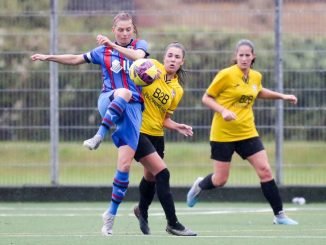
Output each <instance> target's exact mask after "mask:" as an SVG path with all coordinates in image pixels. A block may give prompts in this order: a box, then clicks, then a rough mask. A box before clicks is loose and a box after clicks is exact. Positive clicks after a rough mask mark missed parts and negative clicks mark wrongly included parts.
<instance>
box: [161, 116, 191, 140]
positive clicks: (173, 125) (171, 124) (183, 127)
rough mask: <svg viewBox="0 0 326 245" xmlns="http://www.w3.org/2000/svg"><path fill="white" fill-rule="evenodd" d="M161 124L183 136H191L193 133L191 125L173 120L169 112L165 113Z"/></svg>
mask: <svg viewBox="0 0 326 245" xmlns="http://www.w3.org/2000/svg"><path fill="white" fill-rule="evenodd" d="M163 126H164V127H165V128H167V129H170V130H175V131H178V132H179V133H180V134H182V135H184V136H192V135H193V134H194V133H193V131H192V127H191V126H189V125H187V124H183V123H177V122H175V121H173V120H172V119H171V115H170V114H166V116H165V119H164V122H163Z"/></svg>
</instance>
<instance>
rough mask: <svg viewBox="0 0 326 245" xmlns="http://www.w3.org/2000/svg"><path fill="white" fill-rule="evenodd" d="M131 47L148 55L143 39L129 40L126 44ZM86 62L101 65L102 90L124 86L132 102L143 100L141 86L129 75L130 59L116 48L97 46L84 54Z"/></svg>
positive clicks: (107, 90) (106, 90)
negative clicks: (129, 93)
mask: <svg viewBox="0 0 326 245" xmlns="http://www.w3.org/2000/svg"><path fill="white" fill-rule="evenodd" d="M126 48H131V49H142V50H144V51H145V53H146V56H148V53H147V48H148V44H147V42H146V41H145V40H131V42H130V43H129V44H128V45H127V46H126ZM84 59H85V61H86V62H87V63H93V64H97V65H100V66H101V69H102V77H103V87H102V92H109V91H112V90H114V89H117V88H126V89H129V90H130V91H131V92H132V94H133V95H132V98H131V100H132V101H133V102H143V98H142V95H141V87H139V86H136V85H135V83H134V82H133V81H132V80H131V79H130V77H129V67H130V66H131V64H132V63H133V61H132V60H130V59H128V58H126V57H124V56H123V55H122V54H120V53H119V52H118V51H117V50H114V49H112V48H111V47H107V46H104V45H102V46H99V47H97V48H95V49H93V50H91V51H90V52H88V53H85V54H84Z"/></svg>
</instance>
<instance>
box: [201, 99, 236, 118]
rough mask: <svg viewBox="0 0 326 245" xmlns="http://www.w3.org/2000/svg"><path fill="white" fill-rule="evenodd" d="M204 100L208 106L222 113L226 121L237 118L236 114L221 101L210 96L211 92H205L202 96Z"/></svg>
mask: <svg viewBox="0 0 326 245" xmlns="http://www.w3.org/2000/svg"><path fill="white" fill-rule="evenodd" d="M202 102H203V104H204V105H206V106H207V107H208V108H210V109H212V110H213V111H215V112H218V113H220V114H221V115H222V117H223V119H224V120H225V121H232V120H235V119H236V118H237V116H236V114H235V113H234V112H232V111H230V110H228V109H226V108H225V107H223V106H222V105H220V104H219V103H217V102H216V100H215V98H213V97H212V96H210V95H209V94H207V93H205V94H204V95H203V98H202Z"/></svg>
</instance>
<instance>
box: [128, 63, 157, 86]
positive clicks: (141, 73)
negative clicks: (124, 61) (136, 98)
mask: <svg viewBox="0 0 326 245" xmlns="http://www.w3.org/2000/svg"><path fill="white" fill-rule="evenodd" d="M157 73H158V71H157V68H156V66H155V64H154V63H153V62H152V61H151V60H149V59H138V60H135V61H134V63H132V65H131V66H130V68H129V76H130V78H131V80H133V82H134V83H135V84H136V85H137V86H148V85H150V84H152V83H153V82H154V80H155V78H156V76H157Z"/></svg>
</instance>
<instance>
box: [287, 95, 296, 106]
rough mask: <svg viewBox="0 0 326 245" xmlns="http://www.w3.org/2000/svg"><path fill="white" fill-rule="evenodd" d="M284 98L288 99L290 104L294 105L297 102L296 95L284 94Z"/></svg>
mask: <svg viewBox="0 0 326 245" xmlns="http://www.w3.org/2000/svg"><path fill="white" fill-rule="evenodd" d="M284 100H286V101H289V102H290V103H291V104H294V105H296V104H297V102H298V99H297V97H296V96H294V95H293V94H286V95H285V96H284Z"/></svg>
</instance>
